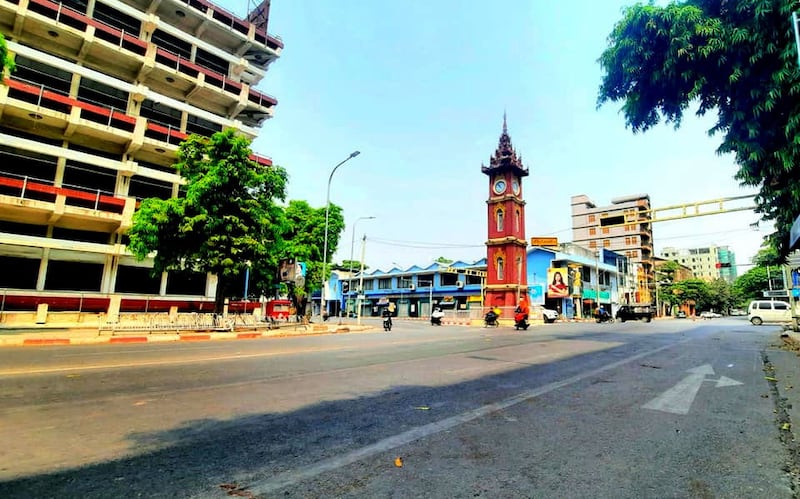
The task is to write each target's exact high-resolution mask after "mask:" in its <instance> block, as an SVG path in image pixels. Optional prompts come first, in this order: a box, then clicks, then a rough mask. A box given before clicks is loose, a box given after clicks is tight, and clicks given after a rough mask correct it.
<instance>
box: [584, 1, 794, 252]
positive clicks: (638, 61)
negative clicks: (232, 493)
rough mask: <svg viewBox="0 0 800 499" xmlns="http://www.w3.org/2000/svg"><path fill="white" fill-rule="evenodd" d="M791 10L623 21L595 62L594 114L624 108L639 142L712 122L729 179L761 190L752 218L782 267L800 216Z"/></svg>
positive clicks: (676, 11) (733, 4)
mask: <svg viewBox="0 0 800 499" xmlns="http://www.w3.org/2000/svg"><path fill="white" fill-rule="evenodd" d="M795 4H796V2H792V1H788V0H783V1H776V0H730V1H726V2H720V1H719V0H687V1H683V2H671V3H670V4H668V5H667V6H665V7H658V6H655V5H652V4H648V5H643V4H636V5H633V6H631V7H628V8H626V9H625V10H624V12H623V17H622V20H620V21H619V22H618V23H617V24H616V26H615V27H614V29H613V31H612V32H611V34H610V36H609V46H608V48H606V50H605V51H604V52H603V54H602V55H601V57H600V59H599V62H600V65H601V67H602V69H603V71H604V73H605V74H604V76H603V80H602V84H601V86H600V91H599V97H598V105H602V104H604V103H606V102H609V101H614V102H616V101H622V102H623V105H622V112H623V114H624V115H625V120H626V125H627V126H628V127H630V128H631V129H632V130H633V131H634V132H644V131H646V130H648V129H649V128H651V127H653V126H655V125H656V124H658V123H659V122H660V121H661V120H662V119H663V120H665V122H667V123H672V124H674V125H675V126H676V127H678V126H680V123H681V119H682V117H683V113H684V112H685V111H686V109H687V108H688V107H689V105H690V104H693V103H696V104H697V106H698V110H697V113H698V114H699V115H703V114H705V113H706V112H708V111H710V110H715V111H717V113H718V118H717V123H716V124H715V126H714V127H713V128H712V129H711V130H710V131H709V133H711V134H716V133H719V134H721V135H722V136H723V139H722V143H721V144H720V146H719V148H718V150H717V151H718V152H719V153H721V154H722V153H729V152H730V153H734V154H735V158H736V163H737V164H738V166H739V170H738V172H737V173H736V174H735V176H734V177H735V178H736V179H737V180H739V181H741V183H742V184H743V185H746V186H752V187H758V188H759V189H760V190H759V194H758V195H757V196H756V205H757V209H756V211H757V212H759V213H760V214H761V216H762V218H763V219H764V220H774V223H775V228H776V232H775V233H773V234H771V235H770V236H768V240H769V242H770V244H771V245H772V246H773V247H774V248H775V249H776V250H777V253H778V255H779V256H780V257H781V258H784V257H785V256H786V255H787V253H788V242H789V230H790V228H791V225H792V222H793V221H794V219H795V217H796V216H797V215H798V214H800V183H798V182H797V181H796V179H797V178H800V99H798V95H800V71H798V68H797V53H796V47H795V42H794V34H793V30H792V26H791V22H790V19H791V12H792V10H793V9H795V8H796V5H795Z"/></svg>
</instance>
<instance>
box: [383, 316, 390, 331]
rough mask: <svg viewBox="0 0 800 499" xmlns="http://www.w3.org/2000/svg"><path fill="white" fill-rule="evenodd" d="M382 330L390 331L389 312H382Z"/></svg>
mask: <svg viewBox="0 0 800 499" xmlns="http://www.w3.org/2000/svg"><path fill="white" fill-rule="evenodd" d="M383 330H384V331H391V330H392V316H391V314H383Z"/></svg>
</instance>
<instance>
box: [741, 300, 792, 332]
mask: <svg viewBox="0 0 800 499" xmlns="http://www.w3.org/2000/svg"><path fill="white" fill-rule="evenodd" d="M747 320H749V321H750V322H751V323H752V324H753V325H754V326H760V325H761V324H763V323H765V322H772V323H775V322H791V321H792V311H791V309H790V308H789V304H788V303H786V302H785V301H778V300H755V301H752V302H750V306H749V307H747Z"/></svg>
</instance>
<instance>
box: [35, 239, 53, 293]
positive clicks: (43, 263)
mask: <svg viewBox="0 0 800 499" xmlns="http://www.w3.org/2000/svg"><path fill="white" fill-rule="evenodd" d="M49 261H50V248H44V249H43V250H42V259H41V260H40V261H39V275H38V276H37V277H36V291H44V283H45V279H46V278H47V264H48V262H49Z"/></svg>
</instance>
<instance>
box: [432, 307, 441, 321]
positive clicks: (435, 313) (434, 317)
mask: <svg viewBox="0 0 800 499" xmlns="http://www.w3.org/2000/svg"><path fill="white" fill-rule="evenodd" d="M442 317H444V312H442V309H441V308H439V307H436V308H435V309H434V310H433V313H431V324H432V325H434V326H441V325H442Z"/></svg>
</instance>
